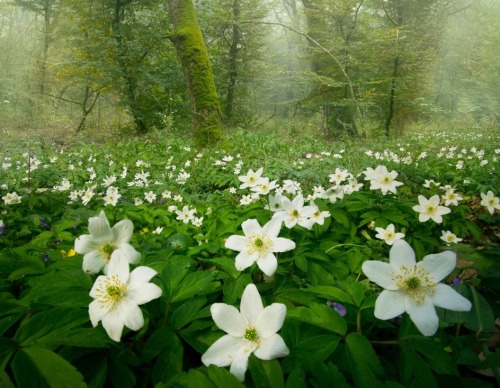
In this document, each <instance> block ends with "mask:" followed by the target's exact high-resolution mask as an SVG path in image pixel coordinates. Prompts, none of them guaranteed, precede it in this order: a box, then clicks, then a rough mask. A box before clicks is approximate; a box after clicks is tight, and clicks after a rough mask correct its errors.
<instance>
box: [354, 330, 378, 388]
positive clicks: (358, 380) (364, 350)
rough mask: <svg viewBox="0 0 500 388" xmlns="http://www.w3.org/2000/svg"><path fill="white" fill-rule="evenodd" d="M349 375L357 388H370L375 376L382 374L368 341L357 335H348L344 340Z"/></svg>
mask: <svg viewBox="0 0 500 388" xmlns="http://www.w3.org/2000/svg"><path fill="white" fill-rule="evenodd" d="M345 343H346V352H347V358H348V361H349V365H350V366H351V373H352V377H353V379H354V382H355V384H356V386H357V387H362V388H363V387H372V386H373V384H374V383H375V382H376V381H377V379H376V376H380V375H382V373H383V369H382V365H381V364H380V360H379V358H378V356H377V354H376V353H375V351H374V350H373V348H372V345H371V343H370V341H368V340H367V339H366V338H365V337H363V336H362V335H361V334H358V333H349V334H348V335H347V337H346V339H345Z"/></svg>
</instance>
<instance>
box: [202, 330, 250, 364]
mask: <svg viewBox="0 0 500 388" xmlns="http://www.w3.org/2000/svg"><path fill="white" fill-rule="evenodd" d="M243 346H244V340H243V338H237V337H233V336H232V335H229V334H227V335H225V336H223V337H221V338H219V339H218V340H217V341H215V342H214V343H213V344H212V346H210V347H209V348H208V350H207V351H206V352H205V353H204V354H203V356H201V362H203V364H204V365H206V366H209V365H212V364H213V365H217V366H220V367H224V366H228V365H231V363H232V362H233V359H234V357H235V355H237V354H238V353H241V350H242V348H243Z"/></svg>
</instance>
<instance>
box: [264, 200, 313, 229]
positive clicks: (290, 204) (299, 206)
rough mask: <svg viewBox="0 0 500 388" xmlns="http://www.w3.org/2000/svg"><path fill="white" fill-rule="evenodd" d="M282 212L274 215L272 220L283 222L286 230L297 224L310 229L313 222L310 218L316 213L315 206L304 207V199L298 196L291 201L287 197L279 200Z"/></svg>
mask: <svg viewBox="0 0 500 388" xmlns="http://www.w3.org/2000/svg"><path fill="white" fill-rule="evenodd" d="M281 204H282V206H283V210H281V211H278V212H276V213H274V215H273V218H277V219H279V220H283V221H284V222H285V226H286V227H287V228H293V227H294V226H295V225H297V224H299V225H300V226H303V227H304V228H306V229H311V228H312V226H313V225H314V221H313V220H311V217H312V216H313V215H314V213H316V207H315V206H304V197H303V196H302V195H301V194H299V195H297V196H296V197H295V198H294V199H293V200H292V201H290V199H289V198H288V197H282V198H281Z"/></svg>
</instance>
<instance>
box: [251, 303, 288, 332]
mask: <svg viewBox="0 0 500 388" xmlns="http://www.w3.org/2000/svg"><path fill="white" fill-rule="evenodd" d="M285 316H286V306H285V305H284V304H283V303H273V304H272V305H270V306H267V307H266V308H265V309H264V310H262V312H261V313H260V314H259V317H258V318H257V322H256V325H255V326H256V329H257V332H258V333H259V337H261V338H268V337H270V336H272V335H274V334H276V333H277V332H278V331H279V329H281V327H282V326H283V321H284V320H285Z"/></svg>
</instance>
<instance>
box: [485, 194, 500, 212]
mask: <svg viewBox="0 0 500 388" xmlns="http://www.w3.org/2000/svg"><path fill="white" fill-rule="evenodd" d="M481 199H482V201H481V205H482V206H485V207H486V209H488V211H489V212H490V214H493V213H494V212H495V209H496V210H500V199H499V198H498V197H495V194H494V193H493V191H491V190H490V191H488V193H486V194H484V193H481Z"/></svg>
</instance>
